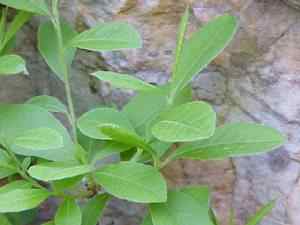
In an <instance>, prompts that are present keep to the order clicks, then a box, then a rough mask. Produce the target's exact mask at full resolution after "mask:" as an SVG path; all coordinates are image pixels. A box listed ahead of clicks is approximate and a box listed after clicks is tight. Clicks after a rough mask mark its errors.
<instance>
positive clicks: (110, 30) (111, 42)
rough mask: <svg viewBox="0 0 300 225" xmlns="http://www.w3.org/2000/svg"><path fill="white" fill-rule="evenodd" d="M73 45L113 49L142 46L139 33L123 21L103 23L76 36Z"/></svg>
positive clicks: (101, 49)
mask: <svg viewBox="0 0 300 225" xmlns="http://www.w3.org/2000/svg"><path fill="white" fill-rule="evenodd" d="M70 45H72V46H73V47H77V48H82V49H87V50H94V51H112V50H120V49H130V48H140V47H141V46H142V41H141V38H140V35H139V33H138V32H137V31H136V30H135V29H134V27H132V26H131V25H129V24H127V23H123V22H112V23H103V24H100V25H98V26H96V27H94V28H92V29H90V30H87V31H85V32H83V33H81V34H79V35H78V36H76V37H75V38H74V39H73V40H72V41H71V43H70Z"/></svg>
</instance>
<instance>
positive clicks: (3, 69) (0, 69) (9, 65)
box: [0, 55, 28, 77]
mask: <svg viewBox="0 0 300 225" xmlns="http://www.w3.org/2000/svg"><path fill="white" fill-rule="evenodd" d="M18 73H25V74H28V72H27V69H26V65H25V61H24V59H22V58H21V57H20V56H17V55H4V56H1V57H0V77H1V76H6V75H14V74H18Z"/></svg>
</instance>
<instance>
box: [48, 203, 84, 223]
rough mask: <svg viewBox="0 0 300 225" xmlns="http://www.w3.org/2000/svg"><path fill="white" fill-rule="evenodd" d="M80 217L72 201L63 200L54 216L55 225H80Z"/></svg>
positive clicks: (79, 212)
mask: <svg viewBox="0 0 300 225" xmlns="http://www.w3.org/2000/svg"><path fill="white" fill-rule="evenodd" d="M81 220H82V215H81V211H80V208H79V206H78V205H77V204H76V202H75V200H73V199H69V198H67V199H65V200H64V202H63V203H62V204H61V205H60V206H59V208H58V210H57V212H56V215H55V219H54V221H55V225H67V224H72V225H81Z"/></svg>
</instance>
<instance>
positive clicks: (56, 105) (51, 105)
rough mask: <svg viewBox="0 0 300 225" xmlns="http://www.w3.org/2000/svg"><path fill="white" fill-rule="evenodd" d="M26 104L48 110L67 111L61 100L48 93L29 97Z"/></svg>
mask: <svg viewBox="0 0 300 225" xmlns="http://www.w3.org/2000/svg"><path fill="white" fill-rule="evenodd" d="M26 104H32V105H37V106H39V107H42V108H44V109H46V110H47V111H49V112H54V113H56V112H60V113H68V110H67V108H66V106H65V105H64V104H63V103H61V101H59V100H58V99H57V98H55V97H52V96H48V95H41V96H34V97H33V98H31V99H29V100H28V101H27V102H26Z"/></svg>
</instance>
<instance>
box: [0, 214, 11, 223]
mask: <svg viewBox="0 0 300 225" xmlns="http://www.w3.org/2000/svg"><path fill="white" fill-rule="evenodd" d="M0 224H1V225H12V224H11V222H10V221H9V220H8V219H7V217H6V216H5V215H3V214H0Z"/></svg>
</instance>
